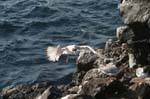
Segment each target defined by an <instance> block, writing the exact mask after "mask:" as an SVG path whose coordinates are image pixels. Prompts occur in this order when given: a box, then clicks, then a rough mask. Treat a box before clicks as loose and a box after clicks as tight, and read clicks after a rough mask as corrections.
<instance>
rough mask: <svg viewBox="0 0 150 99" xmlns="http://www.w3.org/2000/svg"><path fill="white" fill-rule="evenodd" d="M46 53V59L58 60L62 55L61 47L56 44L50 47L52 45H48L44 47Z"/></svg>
mask: <svg viewBox="0 0 150 99" xmlns="http://www.w3.org/2000/svg"><path fill="white" fill-rule="evenodd" d="M46 52H47V53H46V54H47V57H48V60H49V61H53V62H55V61H58V60H59V58H60V56H61V55H62V52H63V50H62V48H61V47H60V46H57V47H52V46H49V47H48V48H47V49H46Z"/></svg>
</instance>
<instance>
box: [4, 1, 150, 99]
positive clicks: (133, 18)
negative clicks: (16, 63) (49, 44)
mask: <svg viewBox="0 0 150 99" xmlns="http://www.w3.org/2000/svg"><path fill="white" fill-rule="evenodd" d="M118 9H119V12H120V15H121V17H122V20H123V22H124V26H120V27H118V28H117V29H116V37H117V41H113V40H110V39H109V40H108V41H107V42H106V45H105V48H104V49H95V50H96V51H97V53H98V54H97V55H94V54H92V53H90V52H82V53H81V54H80V58H79V61H78V64H77V69H76V72H75V73H74V74H73V76H72V82H70V83H69V84H68V85H59V86H55V85H52V84H50V83H49V82H43V83H37V84H33V85H16V86H8V87H6V88H4V89H3V90H2V93H1V96H2V98H3V99H149V98H150V94H149V93H150V77H149V73H150V69H149V67H150V66H149V65H150V0H121V1H120V3H119V4H118Z"/></svg>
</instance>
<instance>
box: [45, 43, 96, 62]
mask: <svg viewBox="0 0 150 99" xmlns="http://www.w3.org/2000/svg"><path fill="white" fill-rule="evenodd" d="M83 50H84V51H90V52H92V53H93V54H97V52H96V51H95V50H94V49H93V48H91V47H90V46H86V45H85V46H78V45H68V46H65V47H62V48H61V47H60V46H57V47H53V46H49V47H48V48H47V50H46V51H47V53H46V54H47V57H48V60H49V61H53V62H55V61H58V60H59V58H60V56H61V55H64V54H66V55H73V54H75V53H76V52H81V51H83Z"/></svg>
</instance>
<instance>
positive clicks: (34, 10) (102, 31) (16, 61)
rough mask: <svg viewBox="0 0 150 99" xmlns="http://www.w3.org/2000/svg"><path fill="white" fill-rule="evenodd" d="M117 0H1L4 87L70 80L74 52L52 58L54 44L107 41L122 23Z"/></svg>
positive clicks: (1, 78)
mask: <svg viewBox="0 0 150 99" xmlns="http://www.w3.org/2000/svg"><path fill="white" fill-rule="evenodd" d="M117 4H118V0H0V88H2V87H4V86H7V85H12V84H22V83H35V82H41V81H52V82H57V83H58V82H59V83H66V82H68V81H69V79H70V77H71V76H70V75H71V73H73V72H74V71H75V58H76V57H74V56H71V57H69V63H66V62H65V61H64V60H63V59H62V60H61V61H59V62H56V63H53V62H49V61H48V60H47V58H46V54H45V49H46V48H47V47H48V46H49V45H51V46H57V45H61V46H65V45H68V44H87V45H90V46H92V47H94V48H95V47H97V48H99V47H103V46H104V44H105V41H106V40H107V39H108V38H115V31H116V28H117V27H118V26H119V25H120V24H122V21H121V18H120V17H119V13H118V10H117Z"/></svg>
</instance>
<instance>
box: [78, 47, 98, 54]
mask: <svg viewBox="0 0 150 99" xmlns="http://www.w3.org/2000/svg"><path fill="white" fill-rule="evenodd" d="M77 50H78V51H83V50H84V51H91V52H92V53H94V54H97V52H96V51H95V50H94V49H93V48H92V47H90V46H86V45H85V46H78V47H77Z"/></svg>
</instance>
